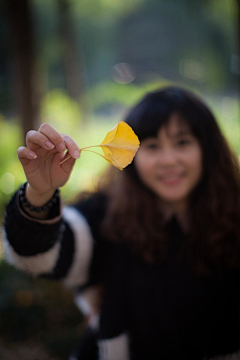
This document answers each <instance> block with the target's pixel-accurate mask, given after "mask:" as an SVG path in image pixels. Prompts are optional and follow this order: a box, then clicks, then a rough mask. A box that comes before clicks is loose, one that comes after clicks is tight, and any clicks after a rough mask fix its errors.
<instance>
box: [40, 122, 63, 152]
mask: <svg viewBox="0 0 240 360" xmlns="http://www.w3.org/2000/svg"><path fill="white" fill-rule="evenodd" d="M38 131H39V132H40V133H41V134H43V135H45V136H46V137H47V138H48V139H49V140H50V142H52V143H53V144H54V145H55V147H56V149H57V150H58V151H60V152H61V151H65V150H66V146H65V143H64V141H63V138H62V137H61V135H60V134H59V132H57V130H56V129H54V127H52V126H51V125H49V124H42V125H41V126H40V128H39V130H38Z"/></svg>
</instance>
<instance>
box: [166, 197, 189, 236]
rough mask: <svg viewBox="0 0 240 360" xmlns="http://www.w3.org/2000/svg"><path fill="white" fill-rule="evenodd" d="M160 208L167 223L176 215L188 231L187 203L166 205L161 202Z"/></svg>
mask: <svg viewBox="0 0 240 360" xmlns="http://www.w3.org/2000/svg"><path fill="white" fill-rule="evenodd" d="M160 207H161V210H162V212H163V215H164V218H165V219H166V221H167V220H169V219H170V218H171V217H172V216H174V215H175V216H176V218H177V219H178V221H179V223H180V224H181V226H182V228H183V230H185V231H187V230H188V215H187V212H188V211H187V209H188V206H187V202H182V201H181V202H177V203H166V202H164V201H161V203H160Z"/></svg>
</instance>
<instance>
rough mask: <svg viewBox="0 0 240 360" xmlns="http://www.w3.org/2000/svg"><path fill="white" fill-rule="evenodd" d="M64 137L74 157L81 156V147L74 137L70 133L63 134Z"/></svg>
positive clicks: (69, 151)
mask: <svg viewBox="0 0 240 360" xmlns="http://www.w3.org/2000/svg"><path fill="white" fill-rule="evenodd" d="M62 138H63V140H64V142H65V145H66V148H67V150H68V153H69V154H70V155H71V157H72V158H73V159H78V158H79V157H80V148H79V146H78V144H77V143H76V141H75V140H73V138H71V137H70V136H68V135H65V134H62Z"/></svg>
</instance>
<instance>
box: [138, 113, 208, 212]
mask: <svg viewBox="0 0 240 360" xmlns="http://www.w3.org/2000/svg"><path fill="white" fill-rule="evenodd" d="M135 168H136V170H137V173H138V175H139V177H140V179H141V180H142V182H143V183H144V184H145V185H146V186H147V187H148V188H149V189H151V190H152V191H153V192H154V193H155V194H156V195H157V196H158V197H159V198H160V200H161V201H162V202H163V204H166V205H168V204H169V205H171V206H173V207H174V206H175V205H176V206H179V205H187V202H188V199H189V195H190V193H191V191H192V190H193V189H194V188H195V187H196V185H197V184H198V182H199V180H200V178H201V175H202V151H201V148H200V144H199V142H198V140H197V138H196V137H195V136H194V135H193V134H192V133H191V132H190V130H189V128H188V126H187V125H184V124H181V125H180V120H179V118H178V115H177V114H173V115H172V116H171V118H170V120H169V122H168V124H167V125H166V126H163V127H162V128H161V129H160V130H159V132H158V134H157V137H149V138H147V139H145V140H143V141H142V142H141V146H140V148H139V150H138V152H137V154H136V157H135Z"/></svg>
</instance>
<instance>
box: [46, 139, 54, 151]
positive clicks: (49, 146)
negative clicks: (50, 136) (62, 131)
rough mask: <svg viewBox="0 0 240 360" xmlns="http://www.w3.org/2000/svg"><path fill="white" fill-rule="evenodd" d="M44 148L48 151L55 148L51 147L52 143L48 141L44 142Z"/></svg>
mask: <svg viewBox="0 0 240 360" xmlns="http://www.w3.org/2000/svg"><path fill="white" fill-rule="evenodd" d="M46 146H47V148H48V149H49V150H51V149H53V148H54V147H55V146H54V145H53V143H51V142H50V141H47V142H46Z"/></svg>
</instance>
